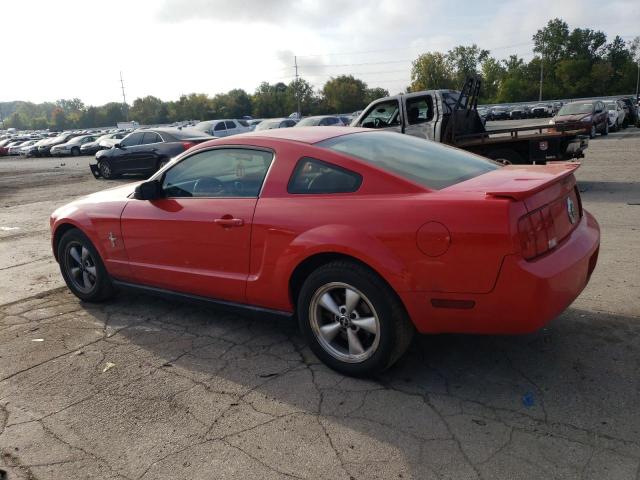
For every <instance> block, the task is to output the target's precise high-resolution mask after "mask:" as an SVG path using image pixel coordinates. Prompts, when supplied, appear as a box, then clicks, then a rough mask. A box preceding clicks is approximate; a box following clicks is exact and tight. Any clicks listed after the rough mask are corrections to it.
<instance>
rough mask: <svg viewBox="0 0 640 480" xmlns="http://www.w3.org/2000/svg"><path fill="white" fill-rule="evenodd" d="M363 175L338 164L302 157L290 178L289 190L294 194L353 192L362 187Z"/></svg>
mask: <svg viewBox="0 0 640 480" xmlns="http://www.w3.org/2000/svg"><path fill="white" fill-rule="evenodd" d="M361 184H362V176H361V175H360V174H358V173H355V172H352V171H350V170H347V169H345V168H342V167H338V166H337V165H333V164H331V163H327V162H323V161H321V160H316V159H313V158H301V159H300V160H299V161H298V164H297V165H296V168H295V169H294V171H293V174H292V175H291V179H289V185H288V186H287V191H288V192H289V193H294V194H300V193H302V194H322V193H325V194H326V193H351V192H355V191H357V190H358V188H360V185H361Z"/></svg>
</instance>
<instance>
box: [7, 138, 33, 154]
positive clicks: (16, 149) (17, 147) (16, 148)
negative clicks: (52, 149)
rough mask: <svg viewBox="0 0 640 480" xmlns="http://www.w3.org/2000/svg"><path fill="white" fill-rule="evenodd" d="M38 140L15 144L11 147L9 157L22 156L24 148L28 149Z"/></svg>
mask: <svg viewBox="0 0 640 480" xmlns="http://www.w3.org/2000/svg"><path fill="white" fill-rule="evenodd" d="M37 141H38V140H27V141H26V142H18V143H16V144H13V146H11V147H9V151H8V152H7V154H8V155H20V151H21V150H22V148H28V147H29V146H31V145H33V144H34V143H36V142H37Z"/></svg>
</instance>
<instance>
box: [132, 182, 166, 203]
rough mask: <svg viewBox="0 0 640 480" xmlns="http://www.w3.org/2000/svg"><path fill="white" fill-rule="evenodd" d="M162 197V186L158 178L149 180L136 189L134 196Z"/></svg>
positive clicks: (140, 198) (146, 197)
mask: <svg viewBox="0 0 640 480" xmlns="http://www.w3.org/2000/svg"><path fill="white" fill-rule="evenodd" d="M161 197H162V187H161V186H160V182H159V181H158V180H147V181H146V182H142V183H141V184H140V185H138V186H137V187H136V189H135V192H134V194H133V198H135V199H136V200H156V199H158V198H161Z"/></svg>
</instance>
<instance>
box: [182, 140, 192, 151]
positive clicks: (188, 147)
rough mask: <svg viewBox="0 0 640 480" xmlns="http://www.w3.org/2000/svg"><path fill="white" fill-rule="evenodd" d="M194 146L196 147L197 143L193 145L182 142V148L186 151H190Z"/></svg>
mask: <svg viewBox="0 0 640 480" xmlns="http://www.w3.org/2000/svg"><path fill="white" fill-rule="evenodd" d="M194 145H195V143H193V142H182V146H183V147H184V149H185V151H187V150H189V149H190V148H191V147H193V146H194Z"/></svg>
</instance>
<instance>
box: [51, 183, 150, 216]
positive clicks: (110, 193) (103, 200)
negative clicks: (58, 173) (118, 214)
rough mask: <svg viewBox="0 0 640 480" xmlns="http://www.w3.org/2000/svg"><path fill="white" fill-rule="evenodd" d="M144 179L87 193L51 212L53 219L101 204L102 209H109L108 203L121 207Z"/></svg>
mask: <svg viewBox="0 0 640 480" xmlns="http://www.w3.org/2000/svg"><path fill="white" fill-rule="evenodd" d="M142 182H143V181H142V180H141V181H139V182H134V183H127V184H126V185H120V186H118V187H114V188H109V189H107V190H102V191H100V192H96V193H92V194H90V195H85V196H84V197H80V198H77V199H76V200H73V201H72V202H70V203H67V204H66V205H64V206H62V207H60V208H58V209H57V210H56V211H54V212H53V213H52V214H51V219H52V221H55V220H56V219H58V218H64V217H70V216H72V215H73V213H74V212H77V211H84V212H91V211H93V210H94V209H95V208H96V205H98V204H99V205H100V210H104V209H107V210H108V209H109V207H108V204H113V205H114V207H115V208H116V209H118V208H121V207H122V206H123V205H124V203H126V202H127V200H128V199H129V196H130V195H131V194H132V193H133V192H134V190H135V188H136V187H137V186H138V185H139V184H140V183H142Z"/></svg>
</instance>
